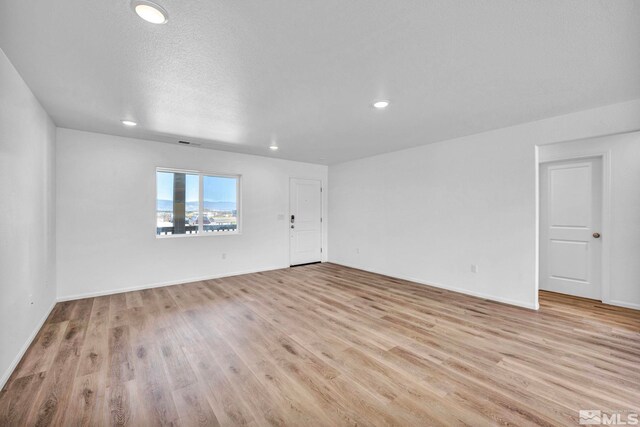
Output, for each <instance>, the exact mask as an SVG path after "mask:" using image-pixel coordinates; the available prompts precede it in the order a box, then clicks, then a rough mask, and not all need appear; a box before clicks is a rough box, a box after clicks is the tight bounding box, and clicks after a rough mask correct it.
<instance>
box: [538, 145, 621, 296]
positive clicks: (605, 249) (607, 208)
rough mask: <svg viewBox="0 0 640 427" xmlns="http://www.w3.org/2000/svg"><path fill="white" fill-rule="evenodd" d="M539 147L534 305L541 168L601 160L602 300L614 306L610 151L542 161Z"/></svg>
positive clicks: (555, 157)
mask: <svg viewBox="0 0 640 427" xmlns="http://www.w3.org/2000/svg"><path fill="white" fill-rule="evenodd" d="M539 148H540V147H539V146H536V155H535V158H536V263H535V264H536V266H535V268H536V272H535V277H536V294H535V305H536V307H539V303H538V294H539V291H540V244H541V241H540V237H541V227H540V226H541V224H540V222H541V215H540V202H541V199H540V180H541V178H542V177H541V175H540V168H541V166H542V165H543V164H546V163H554V162H562V161H570V160H585V159H593V158H599V159H600V160H601V162H602V227H601V230H602V231H601V233H602V236H603V238H602V254H601V256H602V269H601V275H602V277H601V278H600V300H601V301H602V302H603V303H605V304H611V292H610V289H611V288H610V286H611V282H610V279H611V276H610V271H611V270H610V262H611V233H610V230H611V152H610V151H597V152H589V151H588V150H585V151H584V152H580V153H572V154H566V155H549V156H544V158H541V156H540V152H539Z"/></svg>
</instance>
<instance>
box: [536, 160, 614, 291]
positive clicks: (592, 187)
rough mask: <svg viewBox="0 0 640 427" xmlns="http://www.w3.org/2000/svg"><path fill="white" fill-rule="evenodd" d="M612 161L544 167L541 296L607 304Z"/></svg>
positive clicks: (541, 167)
mask: <svg viewBox="0 0 640 427" xmlns="http://www.w3.org/2000/svg"><path fill="white" fill-rule="evenodd" d="M607 161H608V156H605V155H591V156H584V157H572V158H559V159H546V160H545V161H541V162H540V163H539V165H538V167H539V170H538V172H539V236H538V237H539V254H538V256H539V272H538V273H539V280H538V288H539V291H546V292H556V293H560V294H566V295H572V296H576V297H581V298H588V299H593V300H598V301H602V302H606V301H607V299H608V298H607V295H608V292H607V291H608V286H607V285H608V283H606V280H605V278H606V275H605V274H604V273H605V271H606V269H607V266H608V263H607V261H608V258H607V257H608V250H606V249H607V246H606V243H607V238H608V236H607V231H608V230H606V225H607V218H606V215H605V212H606V210H605V205H606V200H607V198H608V193H607V188H608V181H607V176H608V174H607V173H605V172H606V171H608V163H607ZM605 181H607V182H605Z"/></svg>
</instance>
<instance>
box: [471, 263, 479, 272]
mask: <svg viewBox="0 0 640 427" xmlns="http://www.w3.org/2000/svg"><path fill="white" fill-rule="evenodd" d="M471 272H472V273H477V272H478V264H471Z"/></svg>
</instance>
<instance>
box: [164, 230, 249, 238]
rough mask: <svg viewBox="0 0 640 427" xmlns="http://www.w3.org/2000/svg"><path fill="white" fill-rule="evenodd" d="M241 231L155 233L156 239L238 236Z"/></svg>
mask: <svg viewBox="0 0 640 427" xmlns="http://www.w3.org/2000/svg"><path fill="white" fill-rule="evenodd" d="M241 234H242V232H241V231H233V232H222V233H195V234H167V235H158V234H156V239H158V240H162V239H184V238H188V237H194V238H195V237H210V236H238V235H241Z"/></svg>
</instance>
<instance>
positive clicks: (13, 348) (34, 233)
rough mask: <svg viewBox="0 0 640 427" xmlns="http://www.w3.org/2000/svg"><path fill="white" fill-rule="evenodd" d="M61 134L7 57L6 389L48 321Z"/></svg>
mask: <svg viewBox="0 0 640 427" xmlns="http://www.w3.org/2000/svg"><path fill="white" fill-rule="evenodd" d="M54 167H55V126H54V124H53V122H52V121H51V119H50V118H49V116H48V115H47V113H46V112H45V111H44V109H43V108H42V107H41V106H40V103H39V102H38V100H37V99H36V98H35V97H34V96H33V94H32V93H31V90H29V88H28V87H27V85H26V84H25V82H24V81H23V80H22V78H21V77H20V75H19V74H18V72H17V71H16V70H15V69H14V68H13V65H11V63H10V62H9V60H8V58H7V57H6V56H5V54H4V52H3V51H2V50H0V388H1V387H2V386H3V385H4V383H5V382H6V380H7V379H8V377H9V375H10V374H11V372H12V371H13V368H14V367H15V365H16V364H17V362H18V361H19V359H20V357H21V356H22V354H23V352H24V351H25V350H26V348H27V347H28V345H29V344H30V342H31V340H32V339H33V337H34V336H35V334H36V332H37V331H38V329H39V328H40V325H41V324H42V322H43V321H44V320H45V318H46V316H47V315H48V314H49V312H50V310H51V308H52V307H53V303H54V302H55V297H56V284H55V171H54Z"/></svg>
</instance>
